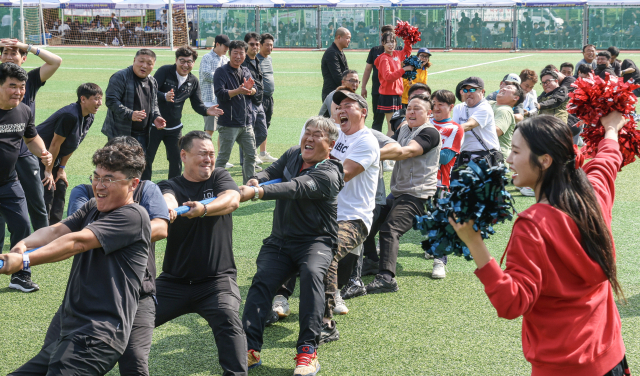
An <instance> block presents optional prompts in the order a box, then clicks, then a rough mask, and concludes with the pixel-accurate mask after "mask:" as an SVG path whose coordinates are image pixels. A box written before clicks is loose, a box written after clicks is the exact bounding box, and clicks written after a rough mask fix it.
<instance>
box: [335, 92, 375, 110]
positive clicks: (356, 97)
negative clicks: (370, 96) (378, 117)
mask: <svg viewBox="0 0 640 376" xmlns="http://www.w3.org/2000/svg"><path fill="white" fill-rule="evenodd" d="M345 98H349V99H353V100H354V101H356V102H358V104H359V105H360V107H362V108H366V109H367V111H368V110H369V106H368V105H367V101H366V100H365V99H364V98H362V97H361V96H359V95H358V94H356V93H352V92H350V91H348V90H338V91H336V92H335V93H334V94H333V103H335V104H337V105H340V103H342V101H343V100H344V99H345Z"/></svg>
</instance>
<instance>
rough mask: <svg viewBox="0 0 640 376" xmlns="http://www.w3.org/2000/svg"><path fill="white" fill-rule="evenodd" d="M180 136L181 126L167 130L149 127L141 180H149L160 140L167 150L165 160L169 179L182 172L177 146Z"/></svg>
mask: <svg viewBox="0 0 640 376" xmlns="http://www.w3.org/2000/svg"><path fill="white" fill-rule="evenodd" d="M180 137H182V127H180V128H178V129H171V130H168V131H167V130H164V129H160V130H158V129H157V128H156V127H151V131H150V133H149V144H148V146H147V167H146V168H145V169H144V172H143V173H142V180H151V176H152V175H153V161H154V160H155V159H156V153H157V152H158V147H160V143H161V142H164V149H165V150H166V152H167V160H168V161H169V179H171V178H175V177H176V176H180V175H181V174H182V160H181V159H180V147H179V146H178V140H179V139H180Z"/></svg>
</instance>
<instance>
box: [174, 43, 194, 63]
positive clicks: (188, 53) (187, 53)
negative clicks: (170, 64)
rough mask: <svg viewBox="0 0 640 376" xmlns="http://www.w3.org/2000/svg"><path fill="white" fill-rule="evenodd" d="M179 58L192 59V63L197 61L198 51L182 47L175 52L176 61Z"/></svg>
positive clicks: (189, 47)
mask: <svg viewBox="0 0 640 376" xmlns="http://www.w3.org/2000/svg"><path fill="white" fill-rule="evenodd" d="M180 57H192V58H193V61H196V60H198V51H196V50H194V49H193V48H191V46H182V47H180V48H178V49H177V50H176V59H178V58H180Z"/></svg>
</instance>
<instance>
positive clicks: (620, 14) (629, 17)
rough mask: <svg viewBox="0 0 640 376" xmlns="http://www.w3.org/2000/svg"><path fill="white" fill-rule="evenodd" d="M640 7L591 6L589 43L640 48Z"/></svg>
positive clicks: (599, 45)
mask: <svg viewBox="0 0 640 376" xmlns="http://www.w3.org/2000/svg"><path fill="white" fill-rule="evenodd" d="M638 24H640V8H590V9H589V43H591V44H595V45H596V47H597V48H608V47H609V46H616V47H618V48H627V49H638V48H640V26H638Z"/></svg>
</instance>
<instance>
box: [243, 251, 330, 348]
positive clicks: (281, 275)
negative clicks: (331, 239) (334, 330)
mask: <svg viewBox="0 0 640 376" xmlns="http://www.w3.org/2000/svg"><path fill="white" fill-rule="evenodd" d="M332 259H333V252H332V249H331V245H329V244H325V243H322V242H317V241H314V242H306V243H303V242H291V241H290V242H287V243H286V244H270V243H269V240H268V239H267V240H265V244H264V245H263V246H262V248H260V253H259V254H258V258H257V260H256V265H257V267H258V270H257V272H256V274H255V276H254V277H253V282H252V283H251V288H249V293H248V294H247V299H246V301H245V305H244V312H243V314H242V325H243V327H244V331H245V333H246V335H247V345H248V348H249V349H251V350H255V351H260V350H261V349H262V344H263V342H264V341H263V333H264V327H265V320H266V319H267V316H268V315H269V314H270V313H271V301H272V300H273V297H274V296H275V295H276V291H277V290H278V288H280V286H281V285H282V283H283V282H285V281H286V280H287V279H289V278H291V279H293V280H294V282H295V278H292V277H294V276H295V273H296V272H297V271H298V270H299V271H300V314H299V316H300V333H299V334H298V343H297V344H296V347H298V346H302V345H311V346H313V347H314V348H317V347H318V341H319V340H320V332H321V330H322V316H323V313H324V305H325V297H324V282H323V281H324V276H325V274H326V273H327V269H328V268H329V264H331V260H332Z"/></svg>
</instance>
